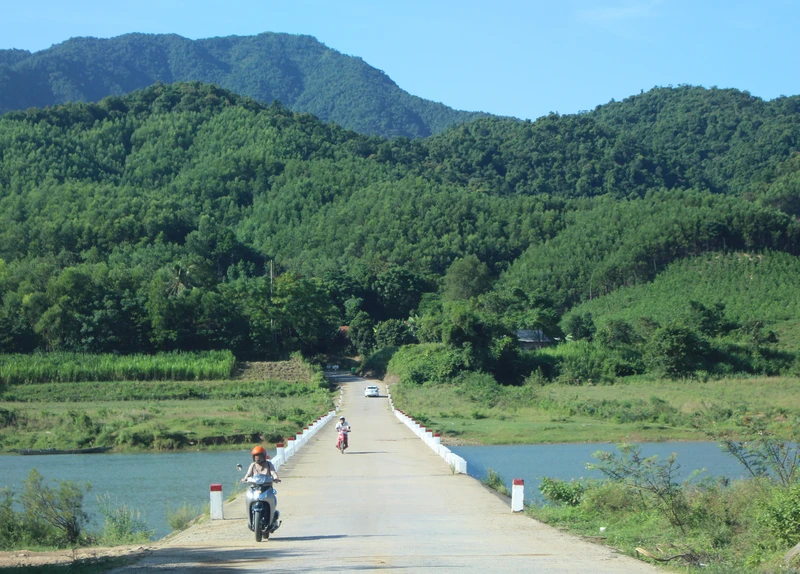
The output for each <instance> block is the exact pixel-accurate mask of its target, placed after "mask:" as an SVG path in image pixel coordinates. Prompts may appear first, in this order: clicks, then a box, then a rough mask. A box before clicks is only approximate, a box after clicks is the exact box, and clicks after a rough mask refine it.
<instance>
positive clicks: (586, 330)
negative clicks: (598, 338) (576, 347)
mask: <svg viewBox="0 0 800 574" xmlns="http://www.w3.org/2000/svg"><path fill="white" fill-rule="evenodd" d="M596 330H597V328H596V327H595V325H594V320H593V319H592V314H591V313H584V314H581V313H573V314H572V315H570V316H569V319H567V329H566V331H567V333H568V334H569V335H572V340H573V341H580V340H581V339H586V340H587V341H591V340H592V337H594V333H595V331H596Z"/></svg>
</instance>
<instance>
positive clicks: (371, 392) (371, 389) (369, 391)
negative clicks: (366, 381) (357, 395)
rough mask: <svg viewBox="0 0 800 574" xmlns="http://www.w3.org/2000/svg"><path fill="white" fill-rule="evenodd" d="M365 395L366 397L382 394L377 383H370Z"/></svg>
mask: <svg viewBox="0 0 800 574" xmlns="http://www.w3.org/2000/svg"><path fill="white" fill-rule="evenodd" d="M364 396H365V397H379V396H381V394H380V392H378V387H376V386H375V385H370V386H368V387H367V388H366V389H364Z"/></svg>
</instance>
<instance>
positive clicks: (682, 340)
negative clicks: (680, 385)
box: [644, 323, 708, 377]
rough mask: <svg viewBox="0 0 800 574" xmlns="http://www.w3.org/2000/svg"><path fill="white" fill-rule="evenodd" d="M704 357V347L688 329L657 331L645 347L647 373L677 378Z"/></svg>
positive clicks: (674, 326)
mask: <svg viewBox="0 0 800 574" xmlns="http://www.w3.org/2000/svg"><path fill="white" fill-rule="evenodd" d="M707 354H708V343H706V342H705V341H704V340H703V339H701V338H700V337H698V336H697V334H696V333H695V332H694V331H692V330H691V329H690V328H688V327H686V326H683V325H680V324H675V323H672V324H670V325H667V326H666V327H661V328H660V329H658V330H656V332H655V333H653V336H652V337H651V338H650V340H649V341H648V342H647V345H646V346H645V357H644V358H645V363H646V364H647V366H648V368H649V370H651V371H655V372H659V373H663V374H665V375H667V376H669V377H680V376H683V375H686V374H689V373H691V372H692V371H694V370H695V369H697V368H698V366H699V364H700V362H701V361H702V360H703V359H704V358H705V357H706V355H707Z"/></svg>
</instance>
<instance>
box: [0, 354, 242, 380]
mask: <svg viewBox="0 0 800 574" xmlns="http://www.w3.org/2000/svg"><path fill="white" fill-rule="evenodd" d="M235 362H236V358H235V357H234V356H233V353H231V352H230V351H207V352H200V353H159V354H157V355H113V354H104V355H93V354H89V353H34V354H31V355H22V354H12V355H2V354H0V384H6V385H24V384H33V383H71V382H86V381H153V380H170V381H197V380H211V379H226V378H230V376H231V373H232V372H233V367H234V364H235Z"/></svg>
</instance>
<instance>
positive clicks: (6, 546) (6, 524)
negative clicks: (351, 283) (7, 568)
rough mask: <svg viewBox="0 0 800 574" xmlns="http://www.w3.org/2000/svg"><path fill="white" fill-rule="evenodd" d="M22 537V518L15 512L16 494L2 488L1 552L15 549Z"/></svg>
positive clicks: (0, 514)
mask: <svg viewBox="0 0 800 574" xmlns="http://www.w3.org/2000/svg"><path fill="white" fill-rule="evenodd" d="M22 536H23V531H22V524H21V517H20V516H19V514H18V513H17V512H15V511H14V493H13V492H12V491H11V490H10V489H8V488H0V550H10V549H11V548H15V547H16V546H17V544H19V543H20V541H21V540H22Z"/></svg>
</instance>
